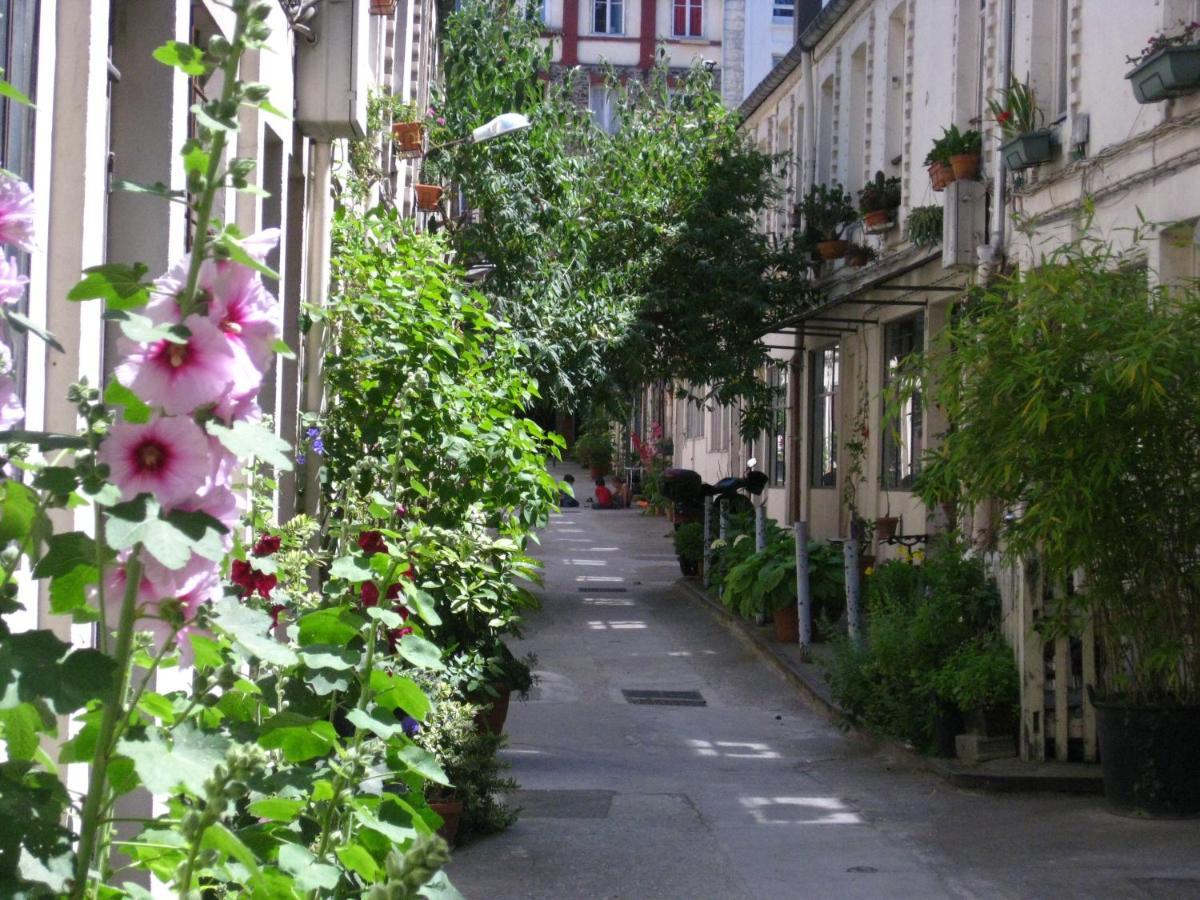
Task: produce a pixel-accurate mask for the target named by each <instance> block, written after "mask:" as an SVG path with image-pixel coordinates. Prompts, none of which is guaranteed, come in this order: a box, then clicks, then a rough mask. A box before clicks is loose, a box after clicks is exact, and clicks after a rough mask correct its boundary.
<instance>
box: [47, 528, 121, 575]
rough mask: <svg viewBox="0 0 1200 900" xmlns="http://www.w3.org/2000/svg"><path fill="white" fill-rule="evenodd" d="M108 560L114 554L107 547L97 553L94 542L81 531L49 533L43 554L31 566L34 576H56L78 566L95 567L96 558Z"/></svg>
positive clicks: (113, 556) (71, 570) (65, 573)
mask: <svg viewBox="0 0 1200 900" xmlns="http://www.w3.org/2000/svg"><path fill="white" fill-rule="evenodd" d="M98 558H99V559H100V560H102V561H108V560H112V559H114V558H115V554H114V553H113V552H112V551H111V550H108V549H105V550H104V552H103V553H99V552H98V550H97V547H96V542H95V541H94V540H92V538H91V537H90V536H88V535H86V534H84V533H83V532H82V531H68V532H65V533H63V534H55V535H51V537H50V539H49V541H48V542H47V547H46V553H45V555H44V556H43V557H42V558H41V559H39V560H38V563H37V565H36V566H34V567H33V575H34V577H35V578H56V577H57V576H59V575H67V574H70V573H71V572H73V571H74V570H75V569H77V568H78V567H80V566H87V567H89V568H92V569H93V570H94V569H95V566H96V562H97V559H98Z"/></svg>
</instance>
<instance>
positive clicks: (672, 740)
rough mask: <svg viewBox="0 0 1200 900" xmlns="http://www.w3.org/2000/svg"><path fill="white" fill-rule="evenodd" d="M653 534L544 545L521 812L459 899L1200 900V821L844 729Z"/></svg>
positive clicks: (615, 528)
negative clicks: (973, 775) (718, 617)
mask: <svg viewBox="0 0 1200 900" xmlns="http://www.w3.org/2000/svg"><path fill="white" fill-rule="evenodd" d="M571 470H572V471H575V473H576V478H577V484H578V485H579V486H580V491H579V494H580V497H581V498H582V497H585V496H587V495H588V488H587V485H588V479H587V478H586V476H585V475H584V474H583V473H581V472H579V471H578V470H574V469H571ZM564 471H565V469H564V467H562V466H560V468H559V470H558V473H557V474H559V475H561V474H563V473H564ZM669 528H670V526H669V524H668V523H667V522H666V520H664V519H660V518H648V517H643V516H641V515H640V514H639V513H637V512H632V511H621V512H601V511H593V510H591V509H588V508H586V507H584V508H581V509H578V510H567V511H564V513H562V514H560V515H557V516H555V517H554V519H553V521H552V523H551V525H550V528H549V529H548V530H547V532H546V533H545V535H544V540H543V546H542V548H541V551H540V554H539V555H540V556H541V557H542V558H543V559H544V560H545V563H546V587H545V591H544V607H543V610H542V611H541V612H540V613H538V614H536V615H534V616H532V617H530V619H529V621H528V628H527V634H526V639H525V640H524V641H523V642H519V643H517V642H514V649H515V650H516V651H517V652H518V653H525V652H528V651H531V650H532V651H533V652H535V653H536V654H537V655H538V659H539V663H538V666H537V671H538V675H539V677H540V683H539V685H538V686H537V688H536V689H535V690H534V692H533V694H532V696H531V699H530V702H528V703H523V704H522V703H516V702H514V703H513V705H512V710H511V713H510V715H509V719H508V726H507V732H508V734H509V735H510V745H509V747H508V749H507V750H506V751H505V753H504V756H505V758H506V759H507V760H508V761H509V762H510V763H511V764H512V774H513V775H514V776H515V777H516V779H517V780H518V781H519V782H520V783H521V785H522V787H523V790H522V792H521V793H520V794H519V795H517V797H516V802H517V803H519V805H521V806H522V807H523V808H524V812H523V814H522V816H521V819H520V821H519V822H518V823H517V825H515V826H514V827H513V828H512V829H510V830H509V831H508V832H506V833H504V834H502V835H499V836H497V837H493V838H489V839H485V840H483V841H480V842H478V843H476V844H474V845H472V846H470V847H467V848H463V849H461V850H459V851H458V852H456V854H455V857H454V861H453V863H452V865H451V867H450V874H451V877H452V879H453V880H454V882H455V884H456V885H457V886H458V888H459V889H460V890H461V891H462V892H463V894H464V895H465V896H466V897H468V898H470V900H505V898H545V900H569V898H676V897H678V898H721V900H735V898H792V897H798V898H807V897H813V898H826V897H833V898H847V900H848V898H868V897H872V898H873V897H886V898H937V897H981V898H993V897H997V898H1007V897H1046V898H1051V897H1053V898H1074V897H1079V898H1084V897H1086V898H1200V822H1190V823H1188V822H1139V821H1130V820H1126V819H1121V818H1117V817H1115V816H1112V815H1110V814H1109V813H1107V812H1106V811H1105V810H1104V808H1103V804H1102V800H1101V799H1100V798H1098V797H1070V796H1063V795H1052V794H1051V795H993V794H982V793H973V792H968V791H963V790H959V789H957V788H954V787H951V786H949V785H948V784H946V783H944V782H943V781H941V780H940V779H938V778H937V777H935V776H933V775H930V774H927V773H925V772H922V771H919V770H918V769H916V768H914V767H913V765H912V763H911V761H910V760H907V759H904V758H901V759H892V758H889V756H888V755H886V754H884V753H880V752H877V751H875V750H873V749H872V748H871V747H870V746H869V745H868V744H867V743H866V742H864V741H863V740H861V739H859V738H857V737H854V736H848V735H844V734H843V733H841V732H840V731H839V730H838V729H837V728H836V727H835V726H833V725H831V724H829V723H828V722H827V721H826V720H825V719H823V718H822V717H820V716H818V715H817V714H815V713H814V712H812V711H811V710H810V709H809V708H808V707H807V706H806V705H805V704H804V703H803V702H802V701H801V700H800V699H799V697H798V696H797V694H796V693H795V690H794V689H793V688H792V687H790V686H789V685H787V684H786V683H785V682H784V681H783V680H782V679H781V678H780V677H779V676H777V675H776V674H775V672H774V671H773V670H771V669H769V668H768V667H767V666H766V664H765V663H763V662H762V661H760V660H759V659H758V658H756V657H754V656H752V655H751V654H750V652H749V651H747V650H746V649H745V648H744V647H743V645H742V644H740V643H739V642H738V641H737V640H735V638H733V637H732V636H731V635H729V634H728V633H727V632H726V631H725V630H724V628H723V627H722V626H721V625H719V624H718V623H717V622H716V621H715V620H714V619H713V618H712V617H711V616H710V614H709V613H708V612H707V611H706V610H704V609H703V608H702V607H701V606H700V604H699V603H697V602H696V600H695V599H693V598H691V597H689V596H688V595H687V594H686V593H685V592H684V591H682V590H681V589H679V588H678V587H677V586H676V584H675V582H676V580H677V579H678V578H679V569H678V566H677V564H676V562H675V558H674V554H673V552H672V548H671V544H670V542H669V540H668V539H667V538H666V537H665V535H666V534H667V532H668V530H669ZM535 552H537V551H535ZM629 690H635V691H636V690H643V691H695V692H698V693H699V694H700V695H701V697H702V698H703V700H704V702H705V705H703V706H698V705H692V706H665V705H637V704H632V703H629V702H627V700H626V697H625V695H624V694H623V693H622V692H623V691H629Z"/></svg>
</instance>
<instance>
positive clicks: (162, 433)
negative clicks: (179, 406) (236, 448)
mask: <svg viewBox="0 0 1200 900" xmlns="http://www.w3.org/2000/svg"><path fill="white" fill-rule="evenodd" d="M100 461H101V462H102V463H104V464H105V465H107V466H108V468H109V471H110V473H111V477H112V480H113V483H114V484H116V486H117V487H119V488H120V489H121V495H122V496H123V497H124V498H125V499H126V500H130V499H133V498H134V497H136V496H137V495H138V494H141V493H149V494H153V495H154V497H155V499H157V500H158V502H159V503H161V504H162V505H163V506H165V507H175V506H177V505H179V504H180V503H184V502H186V501H187V500H190V499H192V498H193V497H195V495H196V493H197V492H198V491H199V490H200V489H201V488H202V487H203V486H204V484H205V481H206V480H207V479H208V474H209V468H210V461H209V458H208V441H207V440H206V436H205V434H204V432H203V431H201V430H200V426H199V425H197V424H196V423H195V422H193V421H192V420H191V419H186V418H179V417H163V418H158V419H153V420H151V421H150V422H148V423H147V424H145V425H138V424H135V423H133V422H118V423H117V424H116V425H114V426H113V428H112V431H111V432H109V435H108V437H107V438H105V439H104V443H103V444H101V445H100Z"/></svg>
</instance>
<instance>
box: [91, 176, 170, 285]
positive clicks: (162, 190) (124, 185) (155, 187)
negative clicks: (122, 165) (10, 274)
mask: <svg viewBox="0 0 1200 900" xmlns="http://www.w3.org/2000/svg"><path fill="white" fill-rule="evenodd" d="M112 189H113V190H114V191H128V192H129V193H131V194H150V195H152V196H155V197H162V198H163V199H164V200H186V199H187V192H186V191H179V190H175V189H173V188H172V187H171V186H170V185H166V184H163V183H162V182H161V181H156V182H154V184H141V183H139V182H137V181H126V180H125V179H123V178H114V179H113V183H112ZM85 271H86V270H85ZM68 299H76V298H72V297H68Z"/></svg>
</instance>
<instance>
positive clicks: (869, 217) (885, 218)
mask: <svg viewBox="0 0 1200 900" xmlns="http://www.w3.org/2000/svg"><path fill="white" fill-rule="evenodd" d="M894 224H896V211H895V210H893V209H875V210H872V211H871V212H869V213H863V230H864V231H866V232H867V233H868V234H878V233H879V232H881V231H887V230H888V229H889V228H891V227H892V226H893V225H894Z"/></svg>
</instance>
